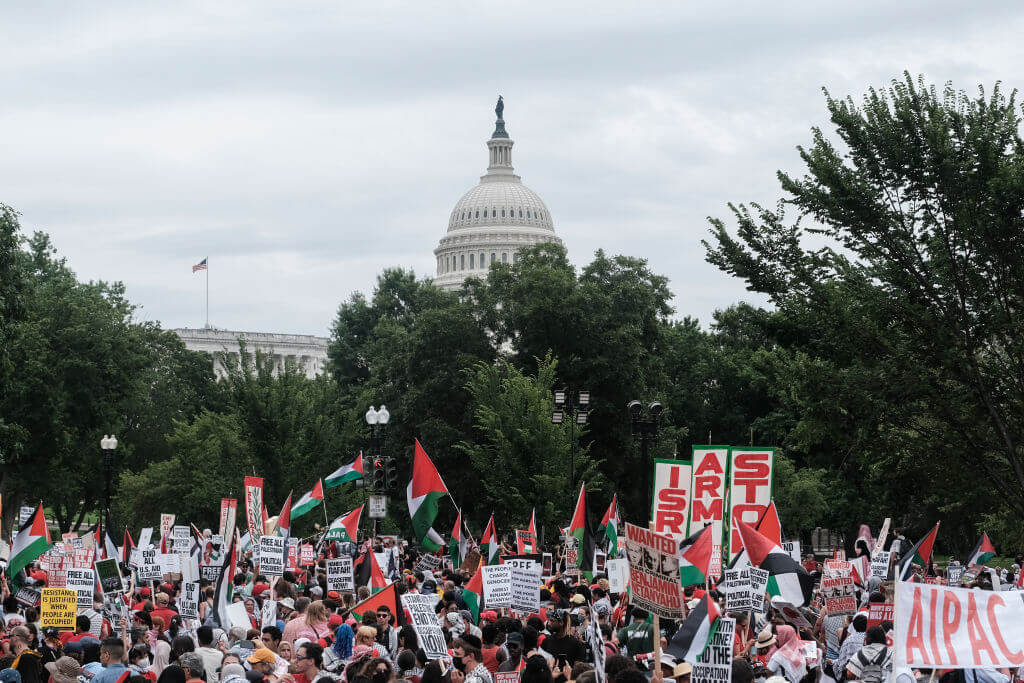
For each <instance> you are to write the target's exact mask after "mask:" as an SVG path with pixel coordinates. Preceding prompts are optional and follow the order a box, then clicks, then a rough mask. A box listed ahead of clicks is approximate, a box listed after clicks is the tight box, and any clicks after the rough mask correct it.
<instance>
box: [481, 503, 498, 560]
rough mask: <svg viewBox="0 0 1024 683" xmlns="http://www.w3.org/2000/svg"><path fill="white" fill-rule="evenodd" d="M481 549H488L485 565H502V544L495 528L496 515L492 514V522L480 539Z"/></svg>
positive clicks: (488, 523)
mask: <svg viewBox="0 0 1024 683" xmlns="http://www.w3.org/2000/svg"><path fill="white" fill-rule="evenodd" d="M480 547H481V549H483V548H486V549H487V560H486V562H485V563H484V564H500V563H501V557H500V555H501V544H500V543H499V542H498V532H497V531H496V530H495V528H494V513H491V520H490V521H489V522H487V528H486V529H484V535H483V536H482V537H481V538H480Z"/></svg>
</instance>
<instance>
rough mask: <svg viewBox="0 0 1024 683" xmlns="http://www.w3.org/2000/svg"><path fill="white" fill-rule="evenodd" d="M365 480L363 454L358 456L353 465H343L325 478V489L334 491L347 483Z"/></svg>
mask: <svg viewBox="0 0 1024 683" xmlns="http://www.w3.org/2000/svg"><path fill="white" fill-rule="evenodd" d="M362 478H363V454H362V452H360V453H359V455H357V456H356V459H355V460H353V461H352V464H351V465H343V466H342V467H339V468H338V469H336V470H334V471H333V472H331V473H330V474H328V475H327V477H325V478H324V488H328V489H333V488H334V487H336V486H341V485H342V484H344V483H345V482H346V481H355V480H356V479H362Z"/></svg>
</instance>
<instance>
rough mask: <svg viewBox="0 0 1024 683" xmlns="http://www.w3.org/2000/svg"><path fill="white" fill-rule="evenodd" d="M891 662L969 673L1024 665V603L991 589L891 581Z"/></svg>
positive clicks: (1016, 596) (1017, 597)
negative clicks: (893, 592) (893, 591)
mask: <svg viewBox="0 0 1024 683" xmlns="http://www.w3.org/2000/svg"><path fill="white" fill-rule="evenodd" d="M895 619H896V621H895V629H894V638H895V640H896V643H895V663H896V665H897V666H909V667H911V668H922V667H928V668H932V667H934V668H941V669H973V668H979V667H994V668H1000V667H1009V668H1013V669H1016V668H1017V667H1019V666H1020V665H1021V664H1024V652H1022V651H1021V643H1024V601H1022V600H1021V599H1020V596H1019V595H1016V594H1014V595H1002V594H1000V593H996V592H994V591H976V590H970V589H967V588H950V587H946V586H930V585H928V584H921V583H906V582H903V581H898V582H897V583H896V600H895Z"/></svg>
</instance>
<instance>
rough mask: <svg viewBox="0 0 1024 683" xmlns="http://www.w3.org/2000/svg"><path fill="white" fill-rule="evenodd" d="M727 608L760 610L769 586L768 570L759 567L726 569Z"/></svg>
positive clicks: (742, 610)
mask: <svg viewBox="0 0 1024 683" xmlns="http://www.w3.org/2000/svg"><path fill="white" fill-rule="evenodd" d="M724 576H725V608H726V609H727V610H729V611H730V612H750V611H755V612H760V611H761V610H762V609H763V608H764V592H765V589H766V588H767V587H768V570H767V569H758V568H757V567H750V566H747V567H743V568H742V569H726V570H725V571H724Z"/></svg>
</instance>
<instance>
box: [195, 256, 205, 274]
mask: <svg viewBox="0 0 1024 683" xmlns="http://www.w3.org/2000/svg"><path fill="white" fill-rule="evenodd" d="M207 258H209V257H207ZM197 270H206V259H205V258H204V259H203V260H202V261H200V262H199V263H197V264H195V265H194V266H192V272H193V273H194V272H196V271H197Z"/></svg>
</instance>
